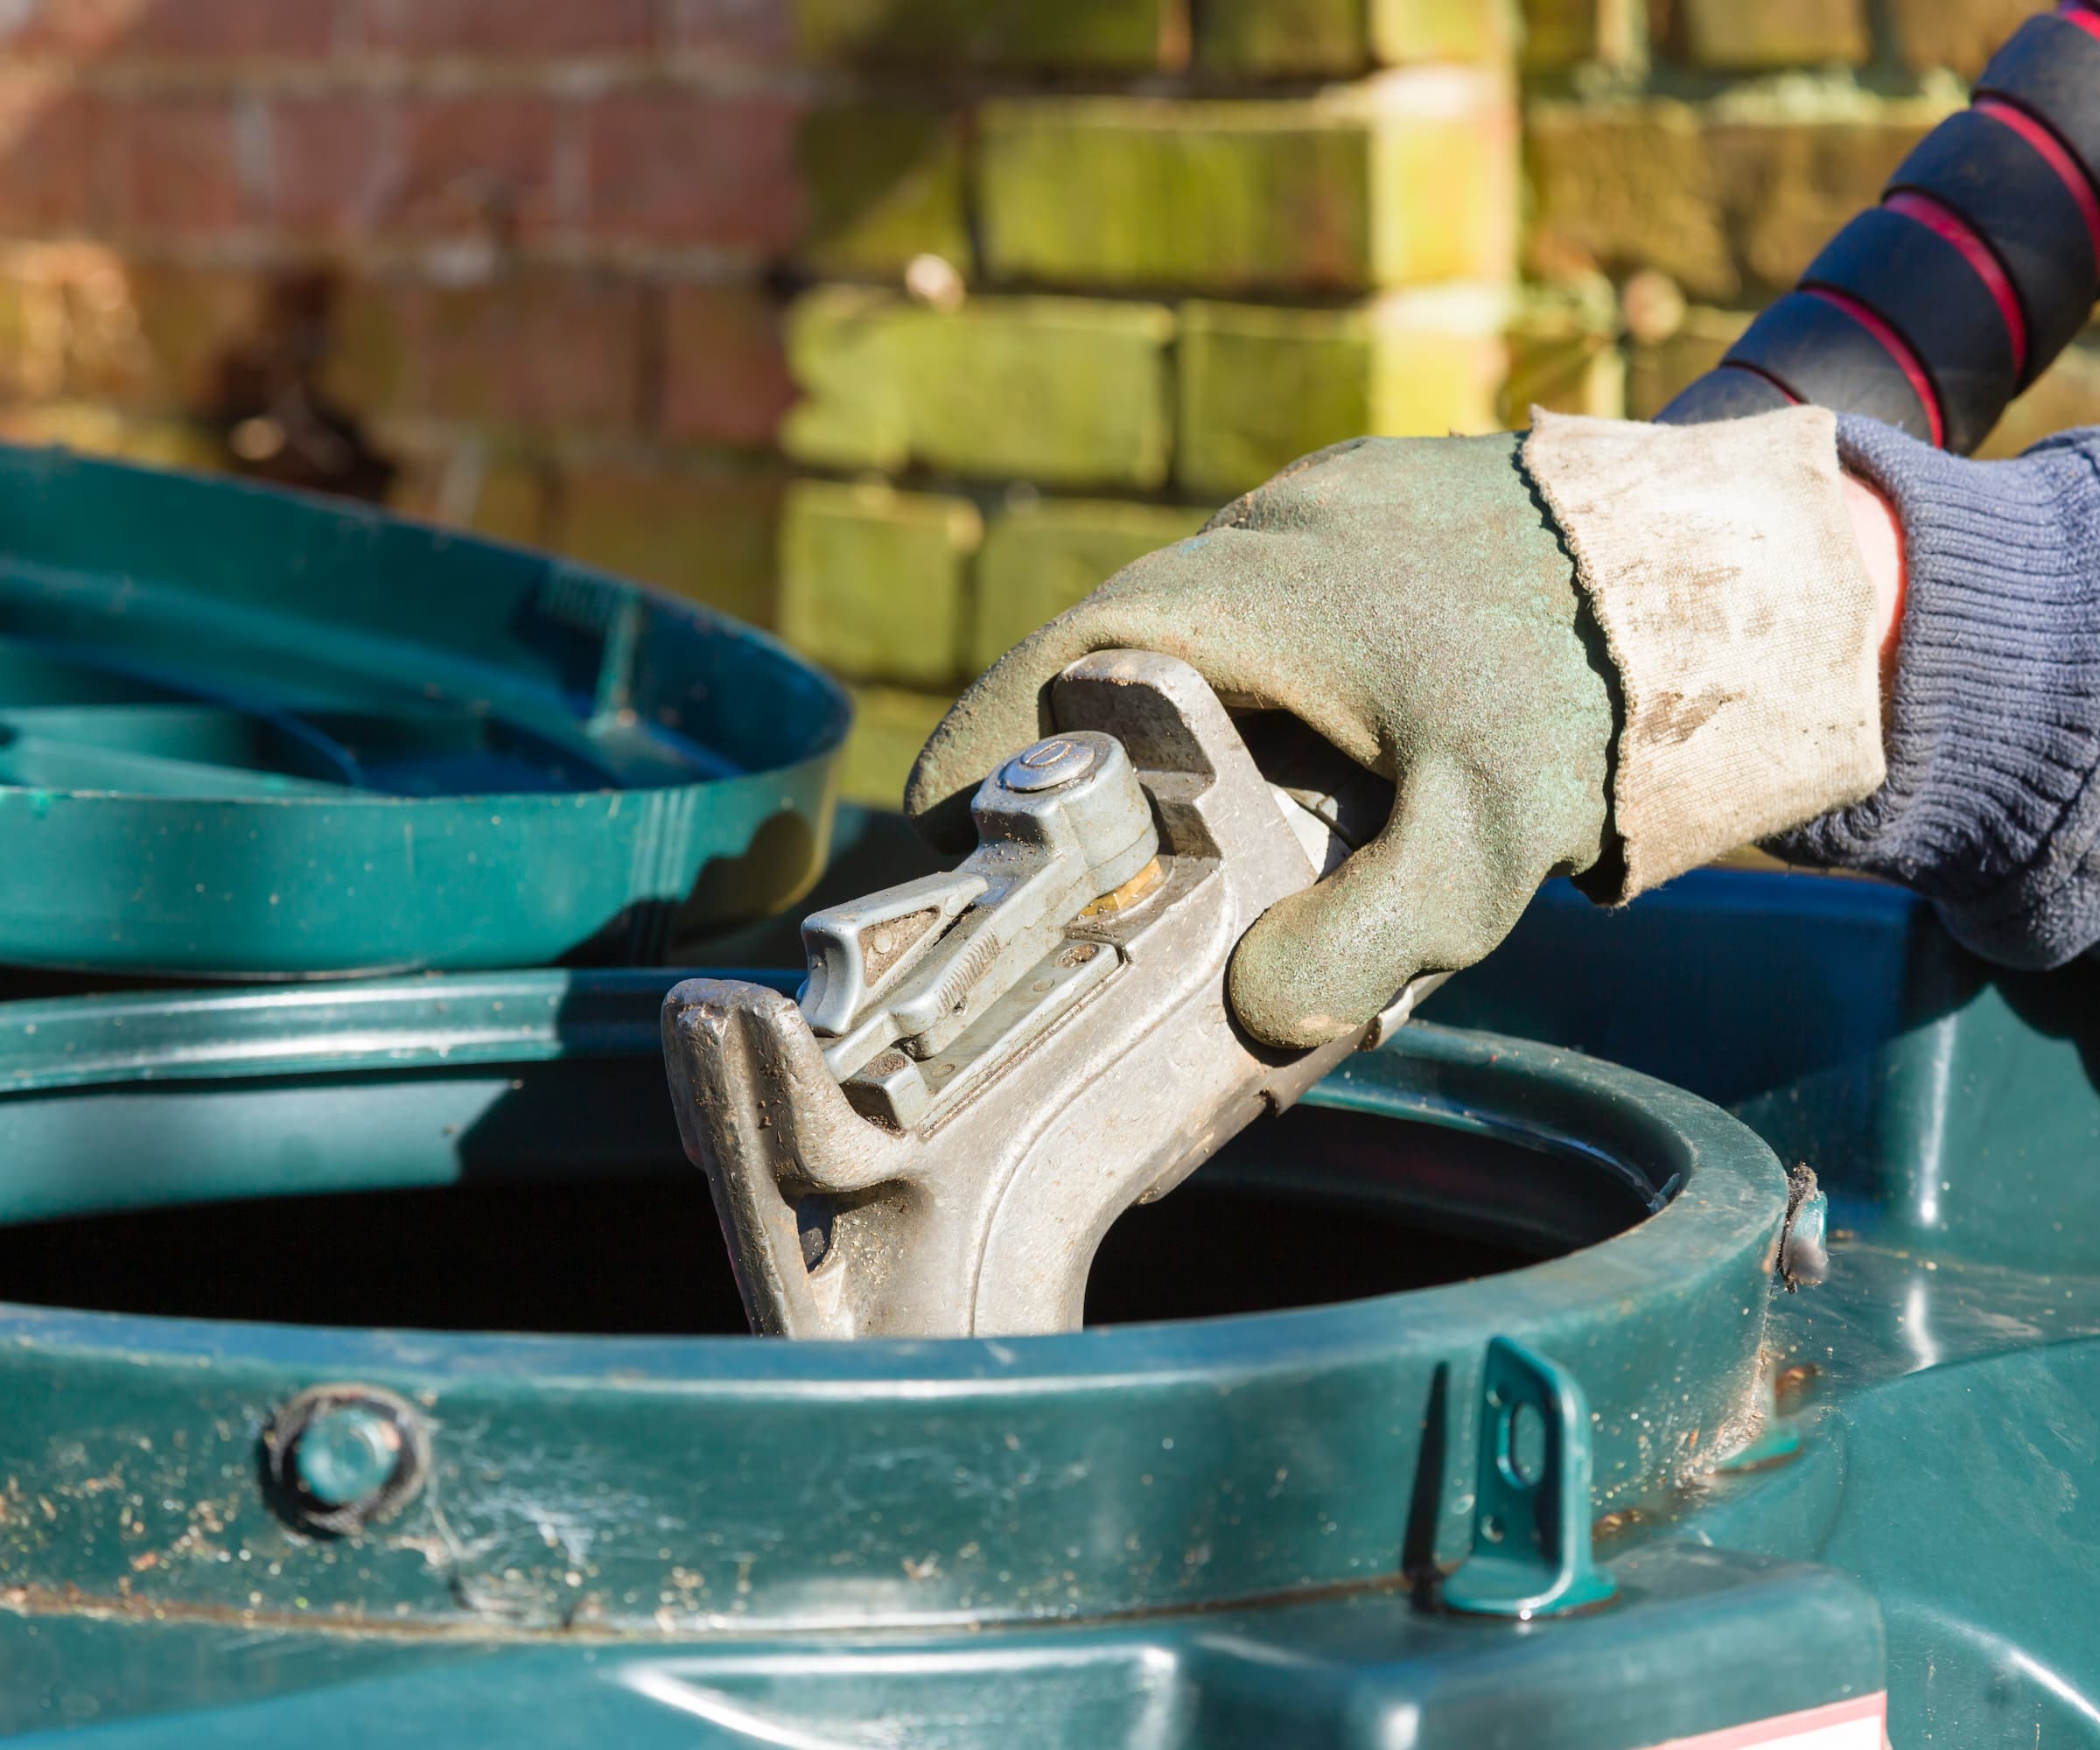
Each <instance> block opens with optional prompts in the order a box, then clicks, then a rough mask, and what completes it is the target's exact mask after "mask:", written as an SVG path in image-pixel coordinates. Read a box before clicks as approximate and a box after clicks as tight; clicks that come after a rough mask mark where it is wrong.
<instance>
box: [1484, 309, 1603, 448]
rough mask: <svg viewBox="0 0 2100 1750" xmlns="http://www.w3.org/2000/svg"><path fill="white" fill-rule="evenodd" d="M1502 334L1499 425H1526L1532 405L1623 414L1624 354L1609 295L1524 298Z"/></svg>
mask: <svg viewBox="0 0 2100 1750" xmlns="http://www.w3.org/2000/svg"><path fill="white" fill-rule="evenodd" d="M1607 290H1608V289H1607ZM1505 339H1506V340H1507V342H1508V346H1509V375H1508V376H1507V378H1506V379H1505V380H1504V381H1503V383H1502V392H1501V395H1500V396H1499V397H1498V400H1497V406H1498V408H1499V409H1500V412H1501V416H1502V423H1503V424H1504V425H1507V426H1510V427H1512V428H1515V427H1518V426H1522V425H1525V424H1528V423H1530V418H1531V409H1533V408H1534V407H1544V408H1546V409H1550V410H1551V411H1552V412H1555V413H1581V414H1587V415H1588V416H1591V417H1592V418H1595V419H1621V418H1623V417H1624V416H1625V415H1626V354H1625V353H1623V352H1622V351H1621V348H1620V346H1619V323H1618V311H1617V310H1616V308H1615V307H1614V304H1612V302H1611V301H1610V299H1609V297H1608V296H1607V297H1605V298H1603V299H1598V298H1584V297H1566V298H1560V297H1551V295H1548V296H1542V297H1530V298H1527V299H1526V300H1525V301H1524V302H1523V304H1522V305H1521V306H1520V307H1519V309H1518V311H1517V312H1516V316H1515V318H1513V319H1512V320H1511V322H1510V324H1509V328H1508V330H1507V332H1506V334H1505Z"/></svg>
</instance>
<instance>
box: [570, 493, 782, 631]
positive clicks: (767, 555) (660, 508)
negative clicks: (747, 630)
mask: <svg viewBox="0 0 2100 1750" xmlns="http://www.w3.org/2000/svg"><path fill="white" fill-rule="evenodd" d="M786 484H787V483H786V482H785V480H783V479H781V476H780V474H779V473H778V472H776V471H775V470H773V469H767V468H765V467H762V466H750V465H740V464H739V460H738V459H737V458H726V457H725V458H709V457H698V458H696V457H686V456H670V457H663V458H652V457H648V456H635V457H617V458H584V459H579V460H577V461H575V462H572V463H571V464H570V465H568V466H566V467H565V468H564V469H563V473H562V477H561V481H560V497H559V510H558V514H557V515H556V519H555V522H554V527H553V529H552V531H551V537H552V544H553V545H554V546H555V547H556V549H558V550H560V551H562V552H563V553H566V554H568V555H569V556H570V557H571V558H575V559H580V560H582V561H583V562H584V563H586V564H590V565H596V566H598V567H599V568H601V569H602V570H608V571H613V572H615V573H617V574H618V575H620V577H633V578H635V579H636V580H637V581H639V582H641V583H645V584H654V585H655V586H656V587H657V588H658V589H662V590H667V591H669V592H670V593H672V594H673V595H678V596H683V597H685V598H687V599H689V600H691V601H697V602H700V603H703V604H704V605H705V606H708V607H711V608H714V609H716V610H717V611H718V612H720V613H727V614H732V615H734V616H735V617H736V618H737V619H739V620H746V621H749V622H750V623H751V624H752V625H754V626H770V625H772V624H773V621H774V587H775V580H776V577H777V573H778V569H779V568H778V564H777V550H776V537H777V535H778V532H779V525H780V519H781V495H782V493H783V491H784V490H785V487H786Z"/></svg>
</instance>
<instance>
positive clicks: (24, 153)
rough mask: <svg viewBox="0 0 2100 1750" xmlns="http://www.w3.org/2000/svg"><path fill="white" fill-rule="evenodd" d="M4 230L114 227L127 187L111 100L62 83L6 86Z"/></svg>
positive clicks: (26, 80) (0, 123)
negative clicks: (110, 105) (125, 185)
mask: <svg viewBox="0 0 2100 1750" xmlns="http://www.w3.org/2000/svg"><path fill="white" fill-rule="evenodd" d="M0 139H4V140H5V141H6V142H7V146H6V150H5V167H4V174H0V228H4V229H5V230H8V231H11V232H13V233H15V234H17V235H32V236H33V235H49V234H51V233H54V232H57V233H63V232H67V231H91V230H102V229H107V228H109V227H111V226H112V225H114V224H115V223H116V219H117V214H118V211H119V208H120V206H121V204H122V202H121V196H122V194H123V185H124V180H125V178H124V173H123V172H124V155H123V140H122V139H121V138H120V137H119V136H118V135H117V134H116V131H115V130H114V128H113V126H112V117H111V113H110V109H109V105H108V103H107V102H105V100H103V99H102V97H100V96H98V95H95V93H92V92H86V91H81V90H77V89H68V88H66V85H65V83H64V81H62V80H59V79H55V78H54V79H47V78H43V77H14V78H10V79H7V80H5V81H0Z"/></svg>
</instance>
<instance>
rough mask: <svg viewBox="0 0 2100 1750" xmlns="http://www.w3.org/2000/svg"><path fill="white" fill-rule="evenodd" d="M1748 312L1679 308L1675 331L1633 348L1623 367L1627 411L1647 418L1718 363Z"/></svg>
mask: <svg viewBox="0 0 2100 1750" xmlns="http://www.w3.org/2000/svg"><path fill="white" fill-rule="evenodd" d="M1750 317H1751V312H1749V311H1742V310H1707V309H1701V308H1697V307H1695V308H1693V309H1691V310H1688V311H1685V312H1684V321H1683V322H1682V323H1680V324H1679V325H1678V326H1677V332H1675V333H1673V334H1671V335H1670V336H1668V337H1667V338H1666V339H1659V340H1654V341H1650V342H1649V343H1647V344H1646V345H1642V346H1635V347H1633V348H1632V349H1631V352H1630V353H1629V355H1628V360H1627V369H1626V410H1627V413H1628V416H1630V417H1632V418H1635V419H1653V418H1654V417H1655V416H1656V415H1657V414H1658V413H1660V412H1662V410H1663V409H1664V408H1665V407H1668V406H1669V405H1670V402H1672V401H1673V400H1674V399H1676V397H1677V394H1678V392H1679V391H1680V390H1682V389H1683V388H1685V387H1687V386H1688V385H1689V384H1691V383H1692V382H1694V381H1697V380H1698V378H1700V377H1703V376H1705V374H1706V373H1707V372H1708V371H1710V370H1712V368H1713V367H1715V366H1716V365H1718V364H1719V363H1720V361H1721V360H1722V359H1723V358H1724V357H1726V354H1727V352H1728V349H1729V347H1731V346H1733V345H1734V344H1735V343H1736V340H1737V339H1739V338H1740V335H1741V334H1742V332H1743V330H1744V329H1746V328H1747V327H1748V326H1749V325H1750Z"/></svg>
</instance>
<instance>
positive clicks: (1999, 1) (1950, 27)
mask: <svg viewBox="0 0 2100 1750" xmlns="http://www.w3.org/2000/svg"><path fill="white" fill-rule="evenodd" d="M1885 4H1886V13H1885V16H1886V17H1887V19H1888V24H1889V31H1890V34H1891V35H1892V36H1893V37H1894V38H1895V49H1896V52H1897V54H1898V55H1899V56H1900V57H1901V59H1902V61H1903V64H1904V65H1905V66H1908V67H1910V68H1911V69H1912V70H1913V71H1915V72H1918V73H1923V72H1925V71H1927V70H1929V69H1930V68H1933V67H1946V68H1948V69H1949V70H1950V71H1951V72H1953V73H1958V74H1960V75H1961V76H1962V77H1963V78H1964V79H1974V78H1975V77H1976V75H1977V74H1978V73H1981V72H1982V71H1983V70H1984V63H1985V61H1987V60H1989V59H1991V56H1992V55H1994V54H1995V53H1997V52H1998V46H1999V45H2001V44H2002V43H2003V42H2004V41H2005V38H2007V37H2009V36H2011V35H2012V32H2013V31H2017V30H2018V29H2019V27H2020V25H2022V24H2024V23H2025V22H2026V20H2027V19H2028V18H2032V17H2033V15H2034V14H2035V13H2036V12H2039V11H2047V7H2046V6H2045V5H2044V4H2041V0H1885Z"/></svg>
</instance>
